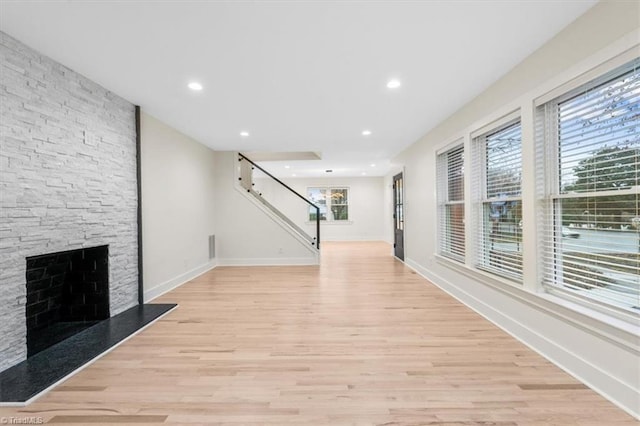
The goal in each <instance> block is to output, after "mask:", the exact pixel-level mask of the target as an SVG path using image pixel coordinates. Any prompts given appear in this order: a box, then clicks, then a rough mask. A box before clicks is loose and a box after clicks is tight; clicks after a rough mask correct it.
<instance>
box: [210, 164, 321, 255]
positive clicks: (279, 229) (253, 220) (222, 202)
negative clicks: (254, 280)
mask: <svg viewBox="0 0 640 426" xmlns="http://www.w3.org/2000/svg"><path fill="white" fill-rule="evenodd" d="M238 164H239V163H238V160H237V155H236V154H235V153H232V152H216V161H215V172H216V193H215V194H216V195H215V198H216V205H217V210H216V222H215V229H216V246H217V248H216V251H217V253H216V254H217V262H218V264H219V265H278V264H279V265H315V264H317V263H318V256H317V254H316V253H315V252H314V250H315V249H313V248H312V247H311V246H310V245H308V243H306V242H305V243H303V242H301V241H300V240H299V239H297V238H296V237H294V236H293V235H292V234H291V233H290V232H288V231H287V230H286V229H285V228H284V227H283V226H282V225H281V224H280V221H279V220H276V219H274V217H273V216H272V215H270V214H269V212H267V211H265V210H264V209H263V208H261V205H260V204H259V203H258V202H253V201H252V199H251V198H250V196H248V195H246V194H245V193H244V192H243V191H241V190H240V188H239V184H238V180H237V178H238V176H237V174H236V168H237V167H238Z"/></svg>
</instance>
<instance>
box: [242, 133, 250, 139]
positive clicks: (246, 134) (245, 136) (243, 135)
mask: <svg viewBox="0 0 640 426" xmlns="http://www.w3.org/2000/svg"><path fill="white" fill-rule="evenodd" d="M240 136H242V137H243V138H247V137H249V132H240Z"/></svg>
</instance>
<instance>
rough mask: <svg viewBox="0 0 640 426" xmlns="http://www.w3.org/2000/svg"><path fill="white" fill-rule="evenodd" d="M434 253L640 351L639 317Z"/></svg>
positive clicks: (472, 274) (539, 306) (529, 301)
mask: <svg viewBox="0 0 640 426" xmlns="http://www.w3.org/2000/svg"><path fill="white" fill-rule="evenodd" d="M434 257H435V259H436V261H437V262H438V263H439V264H440V265H442V266H444V267H446V268H449V269H451V270H454V271H456V272H459V273H461V274H463V275H466V276H467V277H469V278H471V279H473V280H475V281H477V282H478V283H479V284H481V285H485V286H489V287H491V288H493V289H495V290H497V291H500V292H501V293H503V294H506V295H508V296H510V297H513V298H515V299H518V300H519V301H520V302H523V303H526V304H527V305H529V306H532V307H534V308H536V309H539V310H541V311H544V312H547V313H548V314H550V315H552V316H554V317H556V318H561V319H563V320H565V321H567V322H569V323H571V324H572V325H574V326H577V327H580V328H582V329H585V330H589V331H590V332H592V333H593V334H596V335H599V336H602V337H604V338H606V339H607V340H609V341H611V342H614V343H616V344H619V345H622V346H624V347H626V348H629V349H632V350H633V351H635V352H637V353H640V341H639V339H638V334H639V331H640V328H639V325H640V319H639V318H638V317H634V315H633V314H632V313H628V314H627V313H624V314H620V313H619V312H618V311H616V312H615V314H614V313H611V314H609V313H606V312H604V311H603V310H601V309H599V308H600V306H598V307H591V306H588V305H589V304H588V303H586V302H585V303H579V302H576V301H573V300H571V298H570V297H565V296H559V295H556V294H552V293H548V292H541V291H540V292H535V291H531V290H528V289H526V288H525V287H524V286H523V285H521V284H519V283H517V282H515V281H511V280H508V279H505V278H502V277H499V276H494V275H493V274H490V273H488V272H484V271H482V270H478V269H476V268H473V267H470V266H468V265H466V264H462V263H459V262H457V261H455V260H452V259H449V258H447V257H444V256H441V255H439V254H435V255H434Z"/></svg>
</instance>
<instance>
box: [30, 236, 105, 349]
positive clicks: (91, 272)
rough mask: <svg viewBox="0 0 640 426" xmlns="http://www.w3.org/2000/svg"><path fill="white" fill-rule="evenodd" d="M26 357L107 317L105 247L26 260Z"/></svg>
mask: <svg viewBox="0 0 640 426" xmlns="http://www.w3.org/2000/svg"><path fill="white" fill-rule="evenodd" d="M26 260H27V272H26V278H27V306H26V321H27V356H28V357H30V356H32V355H35V354H36V353H38V352H40V351H42V350H44V349H46V348H48V347H50V346H52V345H55V344H56V343H58V342H60V341H62V340H64V339H66V338H68V337H70V336H72V335H74V334H76V333H78V332H80V331H82V330H84V329H86V328H88V327H90V326H92V325H94V324H96V323H97V322H98V321H100V320H104V319H108V318H109V247H108V246H106V245H105V246H99V247H90V248H83V249H79V250H71V251H64V252H58V253H49V254H43V255H39V256H32V257H27V259H26Z"/></svg>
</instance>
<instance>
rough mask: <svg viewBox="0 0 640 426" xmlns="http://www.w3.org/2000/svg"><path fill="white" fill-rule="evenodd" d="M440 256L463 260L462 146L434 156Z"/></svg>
mask: <svg viewBox="0 0 640 426" xmlns="http://www.w3.org/2000/svg"><path fill="white" fill-rule="evenodd" d="M437 161H438V164H437V168H438V171H437V173H438V177H437V178H438V215H439V224H440V226H439V236H438V237H439V238H438V240H439V241H438V245H439V251H440V254H442V255H444V256H448V257H451V258H453V259H456V260H459V261H464V252H465V233H464V146H463V145H460V146H457V147H455V148H453V149H450V150H449V151H446V152H444V153H442V154H440V155H438V160H437Z"/></svg>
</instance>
